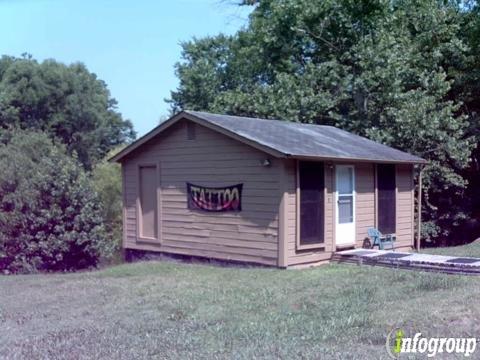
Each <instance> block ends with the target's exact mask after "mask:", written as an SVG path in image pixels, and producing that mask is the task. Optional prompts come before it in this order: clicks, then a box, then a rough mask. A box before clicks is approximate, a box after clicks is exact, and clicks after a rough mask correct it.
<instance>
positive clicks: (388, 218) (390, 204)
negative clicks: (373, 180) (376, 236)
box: [377, 164, 396, 234]
mask: <svg viewBox="0 0 480 360" xmlns="http://www.w3.org/2000/svg"><path fill="white" fill-rule="evenodd" d="M377 187H378V200H377V203H378V230H380V231H381V232H382V233H384V234H392V233H395V219H396V210H395V209H396V199H395V194H396V182H395V165H392V164H378V165H377Z"/></svg>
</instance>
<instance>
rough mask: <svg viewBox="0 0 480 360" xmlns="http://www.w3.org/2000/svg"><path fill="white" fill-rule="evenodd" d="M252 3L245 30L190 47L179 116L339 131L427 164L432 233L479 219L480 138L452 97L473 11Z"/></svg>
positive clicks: (396, 3) (394, 2) (345, 1)
mask: <svg viewBox="0 0 480 360" xmlns="http://www.w3.org/2000/svg"><path fill="white" fill-rule="evenodd" d="M244 4H247V5H248V4H254V6H255V7H254V9H253V11H252V14H251V16H250V21H249V24H248V26H247V27H246V28H245V29H243V30H241V31H239V32H238V33H237V34H235V35H234V36H231V37H225V36H223V35H219V36H218V37H213V38H205V39H194V40H192V41H190V42H187V43H184V44H183V55H182V61H181V62H179V63H178V64H177V65H176V71H177V75H178V76H179V79H180V85H179V87H178V89H177V90H176V91H173V92H172V97H171V100H170V101H171V102H172V111H177V110H179V109H183V108H188V109H195V110H205V111H214V112H221V113H230V114H237V115H249V116H260V117H267V118H280V119H287V120H291V121H298V122H309V123H317V124H328V125H335V126H338V127H341V128H344V129H346V130H349V131H352V132H355V133H357V134H360V135H363V136H367V137H369V138H372V139H374V140H376V141H380V142H382V143H385V144H387V145H391V146H394V147H397V148H399V149H402V150H405V151H409V152H411V153H413V154H416V155H419V156H422V157H424V158H426V159H428V160H429V161H430V165H429V166H428V167H427V169H426V176H425V192H424V193H425V199H426V201H425V202H424V214H425V216H424V218H425V221H426V225H427V226H425V229H426V230H427V232H426V233H425V237H427V238H431V239H434V238H437V239H438V238H445V237H448V236H450V235H451V234H452V233H454V232H455V231H454V230H455V229H458V227H459V226H461V225H462V224H463V223H464V222H465V220H466V219H467V218H468V217H469V216H471V212H472V208H471V206H469V205H468V201H467V200H468V199H467V198H466V190H467V185H468V178H467V177H466V176H465V170H466V169H467V167H468V166H469V162H470V158H471V152H472V149H473V147H474V145H475V138H474V136H473V135H472V131H470V130H469V129H470V127H471V126H472V122H471V117H470V116H468V114H465V113H464V112H463V111H462V102H461V101H460V100H461V99H458V98H457V97H455V96H454V95H455V90H454V86H455V84H456V79H457V77H458V76H457V74H456V72H457V71H462V69H464V68H465V66H466V65H467V64H468V61H469V47H468V45H467V43H466V40H465V38H464V37H463V35H462V26H461V24H462V21H463V20H462V19H464V16H465V11H466V10H465V9H464V8H463V7H462V6H461V5H459V4H458V3H457V2H453V1H452V2H444V1H437V0H427V1H417V0H390V1H387V0H369V1H354V0H316V1H311V0H280V1H273V0H260V1H253V2H252V1H245V2H244ZM477 79H478V78H477ZM203 93H205V96H202V94H203ZM474 127H475V128H476V129H478V124H474Z"/></svg>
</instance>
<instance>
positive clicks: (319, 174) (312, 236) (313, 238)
mask: <svg viewBox="0 0 480 360" xmlns="http://www.w3.org/2000/svg"><path fill="white" fill-rule="evenodd" d="M299 177H300V245H312V244H318V243H323V241H324V236H323V229H324V187H325V184H324V168H323V163H320V162H306V161H302V162H300V164H299Z"/></svg>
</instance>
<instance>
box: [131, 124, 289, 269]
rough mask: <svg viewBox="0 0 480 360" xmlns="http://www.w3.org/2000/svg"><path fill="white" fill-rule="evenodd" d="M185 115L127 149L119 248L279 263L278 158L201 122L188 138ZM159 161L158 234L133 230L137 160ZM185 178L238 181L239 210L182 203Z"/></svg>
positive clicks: (209, 182)
mask: <svg viewBox="0 0 480 360" xmlns="http://www.w3.org/2000/svg"><path fill="white" fill-rule="evenodd" d="M186 123H187V122H186V121H179V122H178V123H177V124H175V125H173V126H172V127H171V128H170V129H167V130H166V131H165V132H164V133H163V134H162V135H160V136H159V137H158V138H157V139H153V140H151V141H150V142H149V143H146V144H144V145H143V146H142V147H140V148H139V149H137V150H136V151H134V152H133V153H132V154H131V155H129V156H128V157H127V158H126V159H125V161H124V162H123V163H122V165H123V180H124V217H125V218H124V223H125V231H124V247H125V248H128V249H138V250H150V251H162V252H169V253H177V254H184V255H194V256H204V257H209V258H218V259H225V260H238V261H247V262H255V263H261V264H267V265H277V260H278V251H279V249H278V226H279V207H280V202H281V198H282V196H281V195H282V193H281V191H280V186H279V184H280V182H279V181H280V180H279V179H280V177H279V174H280V170H281V169H282V166H283V165H282V162H281V160H278V159H271V158H270V160H271V163H272V165H271V166H270V167H263V166H261V161H262V160H264V159H266V158H269V156H268V155H267V154H265V153H263V152H261V151H259V150H256V149H254V148H252V147H250V146H248V145H245V144H242V143H240V142H238V141H236V140H233V139H230V138H228V137H227V136H224V135H221V134H219V133H217V132H215V131H212V130H210V129H208V128H206V127H203V126H201V125H196V126H195V135H196V138H195V139H194V140H187V126H186ZM142 163H144V164H147V163H148V164H150V163H156V164H158V166H159V173H160V175H159V178H160V184H159V186H160V201H159V204H158V210H159V223H160V224H159V228H158V232H159V239H157V240H155V241H139V240H140V239H139V238H138V237H137V226H138V225H137V224H138V217H137V213H138V210H137V197H138V194H139V189H138V175H137V174H138V166H139V165H141V164H142ZM186 182H191V183H194V184H197V185H202V186H208V187H220V186H229V185H234V184H237V183H243V193H242V211H240V212H216V213H208V212H201V211H192V210H190V209H188V207H187V194H186Z"/></svg>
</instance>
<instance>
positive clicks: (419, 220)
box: [417, 165, 424, 252]
mask: <svg viewBox="0 0 480 360" xmlns="http://www.w3.org/2000/svg"><path fill="white" fill-rule="evenodd" d="M423 168H424V166H423V165H420V171H419V173H418V192H417V207H418V209H417V214H418V216H417V252H419V251H420V236H421V232H422V172H423Z"/></svg>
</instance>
